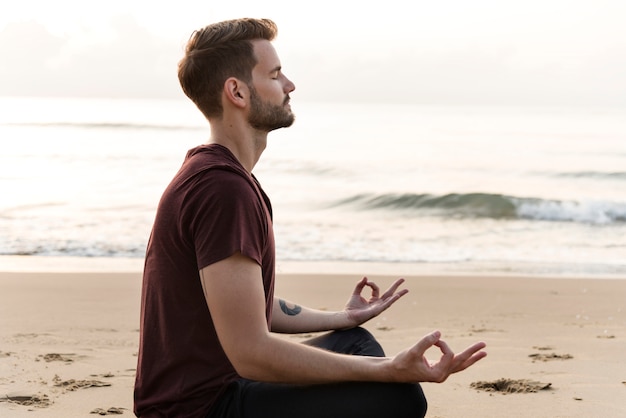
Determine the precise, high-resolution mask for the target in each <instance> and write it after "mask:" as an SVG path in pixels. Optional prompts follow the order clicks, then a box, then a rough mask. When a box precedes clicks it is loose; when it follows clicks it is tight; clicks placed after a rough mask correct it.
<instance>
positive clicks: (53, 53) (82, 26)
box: [0, 0, 626, 107]
mask: <svg viewBox="0 0 626 418" xmlns="http://www.w3.org/2000/svg"><path fill="white" fill-rule="evenodd" d="M236 17H268V18H271V19H273V20H274V21H275V22H276V23H277V24H278V28H279V35H278V39H277V40H276V42H275V46H276V49H277V51H278V53H279V56H280V58H281V61H282V65H283V69H284V72H285V74H286V75H287V76H288V77H289V78H290V79H291V80H292V81H294V83H295V85H296V91H295V92H294V93H293V94H292V97H294V98H299V99H302V100H311V101H341V102H378V103H387V102H388V103H417V104H451V105H467V104H475V105H536V106H562V105H572V106H599V107H602V106H610V107H613V106H620V107H626V24H624V22H626V1H623V0H585V1H582V0H525V1H519V0H471V1H470V0H439V1H432V0H431V1H422V0H417V1H416V0H412V1H408V0H385V1H370V0H360V1H357V0H354V1H341V0H332V1H331V0H317V1H315V2H297V1H294V0H274V1H271V2H260V1H258V0H242V1H235V0H231V1H223V0H222V1H209V0H204V1H198V0H179V1H176V2H173V1H170V2H156V1H147V0H141V1H139V0H108V1H106V2H91V1H84V0H80V1H76V0H55V1H49V0H20V1H14V2H9V1H3V2H2V5H1V6H0V96H22V95H25V96H68V97H139V98H181V97H183V96H182V93H181V91H180V87H179V85H178V80H177V77H176V65H177V62H178V60H179V59H180V58H181V56H182V52H183V48H184V44H185V42H186V41H187V39H188V38H189V35H190V34H191V32H192V31H193V30H194V29H197V28H200V27H202V26H205V25H207V24H209V23H211V22H214V21H218V20H223V19H231V18H236Z"/></svg>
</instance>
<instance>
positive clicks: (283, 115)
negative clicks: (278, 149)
mask: <svg viewBox="0 0 626 418" xmlns="http://www.w3.org/2000/svg"><path fill="white" fill-rule="evenodd" d="M254 53H255V55H256V57H257V61H258V62H257V65H256V66H255V67H254V69H253V70H252V83H251V84H250V85H249V89H250V111H249V113H248V123H250V126H252V127H253V128H255V129H258V130H261V131H265V132H270V131H273V130H275V129H279V128H286V127H288V126H291V125H292V124H293V122H294V120H295V116H294V114H293V113H292V112H291V106H290V105H289V93H291V92H292V91H293V90H294V89H295V86H294V84H293V83H292V82H291V81H290V80H289V79H288V78H287V77H285V75H284V74H283V73H282V72H281V66H280V60H279V59H278V55H277V54H276V50H275V49H274V47H273V46H272V44H271V43H270V42H269V41H265V40H262V41H261V40H259V41H254Z"/></svg>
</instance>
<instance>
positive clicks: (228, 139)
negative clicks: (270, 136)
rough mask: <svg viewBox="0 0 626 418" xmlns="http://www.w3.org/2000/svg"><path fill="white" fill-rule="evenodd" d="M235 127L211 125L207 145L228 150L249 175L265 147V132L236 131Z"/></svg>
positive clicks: (219, 124)
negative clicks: (217, 145) (211, 144)
mask: <svg viewBox="0 0 626 418" xmlns="http://www.w3.org/2000/svg"><path fill="white" fill-rule="evenodd" d="M236 126H238V125H237V124H224V123H211V138H210V139H209V143H213V144H220V145H222V146H224V147H226V148H228V149H229V150H230V152H232V153H233V155H234V156H235V158H237V160H238V161H239V162H240V163H241V165H242V166H243V168H245V169H246V171H248V173H251V172H252V169H253V168H254V166H255V165H256V163H257V162H258V161H259V158H261V154H262V153H263V151H264V150H265V147H266V146H267V132H260V131H256V130H250V129H237V128H235V127H236ZM239 126H240V125H239Z"/></svg>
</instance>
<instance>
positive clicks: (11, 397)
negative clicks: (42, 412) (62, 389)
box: [0, 393, 51, 408]
mask: <svg viewBox="0 0 626 418" xmlns="http://www.w3.org/2000/svg"><path fill="white" fill-rule="evenodd" d="M0 402H10V403H15V404H18V405H24V406H34V407H36V408H45V407H48V406H50V403H51V401H50V398H48V395H45V394H39V393H38V394H34V395H33V394H25V393H14V394H7V395H5V396H3V397H0Z"/></svg>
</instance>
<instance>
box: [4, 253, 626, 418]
mask: <svg viewBox="0 0 626 418" xmlns="http://www.w3.org/2000/svg"><path fill="white" fill-rule="evenodd" d="M363 271H364V272H366V271H367V265H364V266H363ZM360 277H361V276H359V275H358V274H345V273H341V274H338V275H333V274H328V273H326V272H325V273H324V274H308V273H290V272H279V275H278V277H277V294H278V295H280V296H282V297H285V298H287V299H290V300H293V301H297V302H300V303H301V304H304V305H307V306H310V307H314V308H322V309H329V310H330V309H339V308H341V306H343V303H344V302H345V300H347V298H348V295H349V294H350V292H351V291H352V289H353V287H354V284H355V283H356V281H357V280H358V279H359V278H360ZM369 277H370V279H373V280H374V281H376V282H377V283H378V284H379V285H380V286H381V287H386V286H388V285H389V284H390V283H391V282H392V281H393V280H394V279H395V278H396V277H397V275H393V276H391V275H380V274H377V275H370V276H369ZM405 277H406V279H407V281H406V287H407V288H408V289H409V290H410V293H409V294H408V295H406V296H405V297H404V298H403V299H401V300H400V301H399V302H398V303H397V304H396V305H394V306H393V307H392V308H391V309H389V310H388V311H387V312H384V313H383V314H382V315H381V316H380V317H378V318H375V319H373V320H372V321H370V322H369V323H367V324H366V328H368V329H369V330H370V331H371V332H372V333H373V334H374V335H375V336H376V337H378V338H379V340H380V342H381V343H382V345H383V347H384V348H385V350H386V351H387V354H388V355H393V354H395V353H397V352H399V351H401V350H402V349H404V348H406V347H409V346H410V345H411V344H413V343H414V342H415V341H417V340H418V339H419V338H420V337H421V336H423V335H424V334H426V333H428V332H430V331H432V330H433V329H439V330H441V331H442V333H443V336H444V339H445V340H446V341H447V342H448V343H449V344H450V345H451V347H452V348H453V349H454V350H456V351H460V350H461V349H463V348H465V347H466V346H468V345H470V344H471V343H473V342H475V341H479V340H480V341H485V342H486V343H487V345H488V347H487V351H488V357H487V358H485V359H484V360H482V361H481V362H479V363H478V364H476V365H475V366H474V367H472V368H471V369H469V370H467V371H465V372H463V373H460V374H456V375H453V376H451V377H450V378H449V379H448V380H447V381H446V382H445V383H443V384H430V383H426V384H423V388H424V391H425V393H426V396H427V398H428V400H429V412H428V415H427V416H428V417H442V418H443V417H445V418H454V417H534V418H539V417H551V418H554V417H586V418H588V417H624V416H626V360H625V357H624V356H625V354H626V280H621V279H596V278H588V279H581V278H575V279H566V278H546V277H538V278H537V277H535V278H531V277H513V276H488V277H480V276H477V275H460V274H448V275H442V276H428V275H425V274H418V275H412V276H405ZM140 282H141V273H139V272H130V273H124V272H110V273H94V272H73V273H63V272H47V273H46V272H33V273H23V272H4V273H0V416H1V417H16V418H19V417H64V418H72V417H88V416H98V415H99V414H102V415H105V414H108V415H117V414H122V416H132V415H133V414H132V390H133V381H134V373H135V367H136V360H137V357H136V355H137V341H138V336H139V332H138V328H139V325H138V324H139V295H140V286H141V283H140ZM284 338H290V339H294V340H302V339H303V338H304V336H284ZM428 356H429V357H432V358H436V357H437V356H438V355H437V353H436V352H435V351H434V350H432V351H429V352H428ZM507 387H508V388H509V390H517V392H515V393H511V392H506V390H507ZM489 389H490V390H489Z"/></svg>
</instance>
